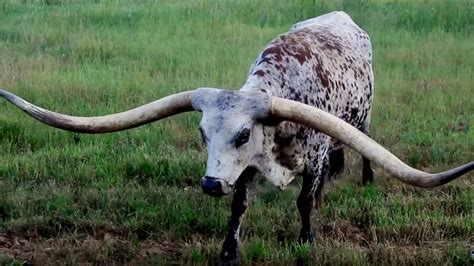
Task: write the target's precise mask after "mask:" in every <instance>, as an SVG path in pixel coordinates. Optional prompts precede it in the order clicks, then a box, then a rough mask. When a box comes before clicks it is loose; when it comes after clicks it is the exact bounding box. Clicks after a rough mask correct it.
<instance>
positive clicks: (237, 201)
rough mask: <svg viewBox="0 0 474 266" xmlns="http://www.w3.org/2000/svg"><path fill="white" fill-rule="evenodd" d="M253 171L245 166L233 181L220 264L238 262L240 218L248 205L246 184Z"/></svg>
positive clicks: (250, 179) (249, 180)
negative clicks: (230, 207) (232, 193)
mask: <svg viewBox="0 0 474 266" xmlns="http://www.w3.org/2000/svg"><path fill="white" fill-rule="evenodd" d="M255 173H256V170H255V169H254V168H247V169H246V170H245V171H244V172H243V173H242V175H241V176H240V177H239V179H238V180H237V182H236V183H235V192H234V198H233V199H232V210H231V213H232V214H231V217H230V221H229V231H228V233H227V236H226V238H225V240H224V245H223V247H222V251H221V255H220V265H235V264H238V253H239V238H240V234H241V232H242V219H243V217H244V213H245V210H246V209H247V206H248V184H249V183H250V182H251V181H252V179H253V177H254V175H255Z"/></svg>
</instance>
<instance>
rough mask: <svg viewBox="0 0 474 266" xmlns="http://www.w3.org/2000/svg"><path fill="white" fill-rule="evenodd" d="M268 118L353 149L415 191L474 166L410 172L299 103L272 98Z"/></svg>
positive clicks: (352, 130)
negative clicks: (336, 140) (298, 126)
mask: <svg viewBox="0 0 474 266" xmlns="http://www.w3.org/2000/svg"><path fill="white" fill-rule="evenodd" d="M271 115H272V116H274V117H277V118H280V119H283V120H288V121H291V122H295V123H298V124H301V125H304V126H306V127H310V128H314V129H316V130H319V131H321V132H323V133H325V134H327V135H329V136H331V137H333V138H335V139H338V140H340V141H342V142H343V143H344V144H346V145H348V146H349V147H351V148H353V149H354V150H356V151H357V152H359V153H360V154H362V155H363V156H365V157H366V158H367V159H369V160H370V161H372V162H374V163H376V164H378V165H379V166H381V167H382V168H383V169H384V170H385V171H387V172H388V173H389V174H390V175H392V176H394V177H396V178H397V179H399V180H400V181H402V182H404V183H407V184H410V185H414V186H418V187H425V188H429V187H436V186H440V185H443V184H445V183H448V182H449V181H451V180H453V179H455V178H457V177H459V176H461V175H463V174H465V173H467V172H469V171H471V170H473V169H474V162H470V163H467V164H465V165H462V166H459V167H457V168H454V169H451V170H448V171H445V172H441V173H437V174H430V173H425V172H423V171H419V170H417V169H414V168H412V167H410V166H408V165H406V164H405V163H404V162H402V161H401V160H400V159H398V158H397V157H396V156H395V155H393V154H392V153H390V152H389V151H388V150H386V149H385V148H384V147H382V146H381V145H380V144H378V143H377V142H375V141H374V140H373V139H371V138H370V137H368V136H367V135H365V134H364V133H362V132H361V131H359V130H358V129H356V128H355V127H353V126H351V125H350V124H348V123H346V122H345V121H343V120H341V119H339V118H337V117H336V116H334V115H331V114H329V113H327V112H325V111H323V110H320V109H318V108H315V107H312V106H309V105H306V104H302V103H299V102H295V101H291V100H286V99H282V98H277V97H273V98H272V107H271Z"/></svg>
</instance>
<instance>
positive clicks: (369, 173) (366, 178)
mask: <svg viewBox="0 0 474 266" xmlns="http://www.w3.org/2000/svg"><path fill="white" fill-rule="evenodd" d="M369 128H370V115H369V116H368V117H367V118H366V119H365V121H364V123H363V125H362V127H361V128H359V130H360V131H362V132H364V133H365V134H366V135H367V136H369V137H370V134H369ZM372 182H374V171H373V170H372V167H371V166H370V161H369V159H367V158H365V157H364V156H362V184H364V185H367V184H368V183H372Z"/></svg>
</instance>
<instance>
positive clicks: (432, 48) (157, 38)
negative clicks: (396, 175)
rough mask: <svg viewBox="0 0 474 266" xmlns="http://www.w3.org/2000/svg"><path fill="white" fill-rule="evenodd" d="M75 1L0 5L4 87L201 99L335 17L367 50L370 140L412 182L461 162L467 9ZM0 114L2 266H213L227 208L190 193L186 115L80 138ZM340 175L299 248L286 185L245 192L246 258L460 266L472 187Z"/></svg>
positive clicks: (195, 142)
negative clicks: (291, 35)
mask: <svg viewBox="0 0 474 266" xmlns="http://www.w3.org/2000/svg"><path fill="white" fill-rule="evenodd" d="M85 2H86V1H60V0H48V1H47V0H44V1H15V0H8V1H2V2H1V3H0V87H3V88H7V89H9V90H12V91H13V92H15V93H17V94H18V95H21V96H22V97H24V98H26V99H28V100H30V101H32V102H34V103H35V104H38V105H40V106H44V107H47V108H49V109H53V110H55V111H59V112H64V113H69V114H75V115H82V116H87V115H97V114H107V113H111V112H116V111H120V110H125V109H129V108H132V107H135V106H137V105H140V104H143V103H146V102H150V101H152V100H155V99H157V98H160V97H162V96H165V95H169V94H172V93H175V92H178V91H183V90H188V89H193V88H197V87H203V86H213V87H219V88H233V89H237V88H239V87H240V86H241V85H242V84H243V83H244V82H245V79H246V75H247V73H248V69H249V66H250V64H251V63H252V61H253V60H254V59H255V57H256V56H257V54H258V53H259V51H260V50H261V49H262V48H263V47H264V46H265V45H266V44H267V43H268V42H269V41H270V40H271V39H272V38H274V37H275V36H277V35H278V34H280V33H283V32H285V31H287V30H288V29H289V27H290V26H291V25H292V24H293V23H295V22H298V21H301V20H303V19H306V18H310V17H314V16H317V15H319V14H322V13H325V12H328V11H332V10H345V11H346V12H348V13H349V14H350V15H351V16H352V17H353V18H354V20H355V21H356V22H357V23H358V24H359V25H361V26H362V27H363V28H364V29H366V30H367V31H368V33H369V34H370V36H371V39H372V44H373V48H374V69H375V80H376V95H375V106H374V112H373V116H372V117H373V119H372V120H373V124H372V132H371V133H372V136H373V137H374V138H375V139H376V140H377V141H379V142H380V143H382V144H383V145H385V146H386V147H388V148H389V149H390V150H391V151H393V152H394V153H395V154H396V155H397V156H399V157H400V158H401V159H403V160H404V161H406V162H408V163H409V164H411V165H413V166H415V167H417V168H421V169H424V170H429V171H438V170H443V169H447V168H449V167H453V166H456V165H459V164H462V163H466V162H468V161H470V160H473V158H474V126H473V125H474V101H473V100H472V99H473V96H474V94H473V88H474V72H473V68H474V56H473V55H474V45H473V43H474V34H473V33H474V4H473V3H472V2H471V1H462V0H457V1H447V0H446V1H423V2H416V3H413V2H411V1H402V2H399V3H393V2H388V1H378V2H374V1H363V0H360V1H323V2H321V1H303V0H301V1H296V0H292V1H270V0H264V1H250V0H243V1H230V0H224V1H194V0H190V1H159V2H156V3H154V2H153V1H135V2H134V3H129V2H128V1H96V3H85ZM87 2H89V1H87ZM385 2H387V3H385ZM0 109H1V112H0V178H1V179H0V193H1V194H0V195H1V197H0V264H12V265H16V264H21V263H22V262H24V261H28V262H32V263H41V262H49V263H55V262H56V263H61V264H63V263H81V262H90V263H99V264H103V263H112V262H117V263H132V262H135V263H143V262H145V263H150V264H153V263H196V264H206V263H215V262H217V259H218V254H219V250H220V246H221V241H222V240H223V237H224V235H225V232H226V230H227V218H228V216H229V209H230V197H227V198H223V199H214V198H211V197H208V196H206V195H204V194H203V193H201V191H200V188H199V180H200V175H202V174H203V173H204V165H205V160H206V150H205V147H204V145H203V144H202V143H201V140H200V137H199V132H198V129H197V128H198V127H197V124H198V122H199V114H184V115H180V116H178V117H175V118H172V119H167V120H164V121H161V122H159V123H154V124H150V125H146V126H143V127H140V128H136V129H132V130H130V131H125V132H120V133H114V134H107V135H80V134H75V133H69V132H64V131H60V130H57V129H52V128H49V127H46V126H44V125H42V124H40V123H39V122H36V121H35V120H33V119H31V118H29V117H26V116H25V115H24V114H23V113H21V112H20V111H18V110H17V109H15V108H14V107H12V106H11V105H10V104H9V103H7V102H6V101H0ZM348 164H349V167H347V168H348V169H347V170H346V171H345V173H344V175H345V176H346V178H344V179H343V180H338V181H336V182H334V183H333V184H331V185H329V186H328V187H327V188H326V193H325V202H324V206H323V207H322V208H321V209H320V210H319V211H318V212H317V214H316V215H315V216H314V219H313V225H314V230H315V232H316V235H317V236H316V245H313V246H311V245H310V246H308V245H298V244H297V243H296V242H295V240H296V239H297V235H298V232H299V216H298V212H297V209H296V203H295V200H296V197H297V195H298V190H299V185H300V181H299V180H296V181H295V182H294V185H291V186H290V187H289V188H288V189H287V190H286V191H284V192H280V191H278V190H277V189H275V188H273V187H271V186H269V185H268V184H263V183H261V184H257V185H256V186H255V188H254V189H253V190H254V193H253V194H254V196H253V198H252V199H253V200H252V203H251V207H250V209H249V211H248V212H247V214H246V218H245V222H244V234H243V245H242V248H241V258H242V262H243V263H244V264H257V263H268V264H271V263H276V262H278V263H295V262H298V263H300V262H301V263H305V262H306V263H308V262H309V263H319V264H323V263H324V264H368V263H370V264H380V263H382V264H420V263H424V264H468V263H470V262H469V257H468V252H469V250H470V249H472V248H474V238H473V236H474V204H473V202H474V186H473V184H474V183H473V178H472V177H473V175H472V174H470V175H467V176H466V177H464V178H462V179H460V180H459V181H455V182H453V183H451V184H448V185H445V186H443V187H441V188H437V189H433V190H422V189H416V188H412V187H409V186H405V185H402V184H400V183H398V182H396V181H393V180H392V179H390V177H387V176H386V174H385V173H383V172H380V171H377V176H376V184H375V185H371V186H367V187H361V186H360V178H359V176H360V171H361V170H360V162H359V158H358V156H356V155H355V154H350V156H349V158H348ZM2 253H3V254H2Z"/></svg>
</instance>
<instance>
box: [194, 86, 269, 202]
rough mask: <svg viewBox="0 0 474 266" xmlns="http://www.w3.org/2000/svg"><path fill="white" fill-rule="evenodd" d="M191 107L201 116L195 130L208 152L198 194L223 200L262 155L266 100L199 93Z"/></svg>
mask: <svg viewBox="0 0 474 266" xmlns="http://www.w3.org/2000/svg"><path fill="white" fill-rule="evenodd" d="M192 105H193V107H194V108H195V109H196V110H199V111H201V112H202V119H201V123H200V125H199V129H200V131H201V135H202V138H203V140H204V142H205V143H206V145H207V152H208V159H207V168H206V174H205V176H204V177H203V178H202V180H201V186H202V190H203V191H204V192H205V193H206V194H209V195H211V196H216V197H219V196H223V195H225V194H228V193H230V192H231V191H232V187H233V185H234V184H235V182H236V181H237V179H238V178H239V176H240V175H241V174H242V172H243V171H244V170H245V169H246V168H247V167H253V166H255V165H254V163H255V161H256V158H257V157H258V156H259V155H261V153H262V151H263V143H264V139H263V138H264V136H263V126H262V121H263V120H264V119H266V118H267V117H268V115H269V110H270V99H269V97H268V96H267V94H265V93H258V92H257V93H250V92H245V93H244V92H233V91H224V90H217V89H200V90H198V91H196V92H195V93H194V95H193V99H192Z"/></svg>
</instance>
